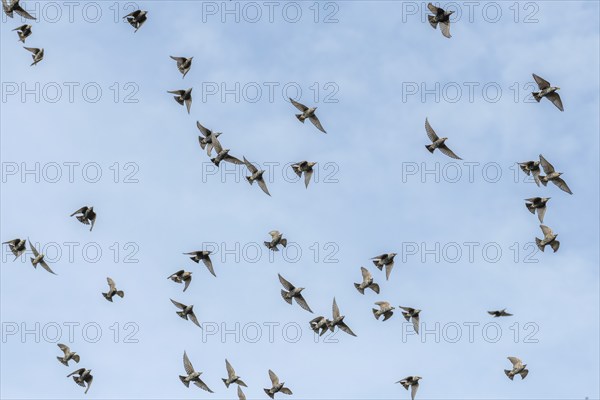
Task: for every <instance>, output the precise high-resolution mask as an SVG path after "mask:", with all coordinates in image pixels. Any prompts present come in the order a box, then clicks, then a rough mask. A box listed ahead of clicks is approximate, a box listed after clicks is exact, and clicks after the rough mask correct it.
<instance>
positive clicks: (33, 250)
mask: <svg viewBox="0 0 600 400" xmlns="http://www.w3.org/2000/svg"><path fill="white" fill-rule="evenodd" d="M27 240H28V241H29V248H30V249H31V252H32V253H33V256H34V257H37V256H39V255H40V253H38V251H37V249H36V248H35V247H33V243H31V240H29V239H27Z"/></svg>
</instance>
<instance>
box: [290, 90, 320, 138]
mask: <svg viewBox="0 0 600 400" xmlns="http://www.w3.org/2000/svg"><path fill="white" fill-rule="evenodd" d="M290 101H291V102H292V104H293V105H294V107H296V108H297V109H298V110H300V111H302V113H301V114H296V118H298V121H300V122H302V123H304V120H306V119H307V118H308V119H309V120H310V122H312V123H313V125H314V126H316V127H317V129H318V130H320V131H321V132H323V133H327V132H325V129H323V126H322V125H321V121H319V118H317V115H316V114H315V111H317V107H311V108H309V107H306V106H305V105H304V104H301V103H298V102H297V101H295V100H294V99H292V98H291V97H290Z"/></svg>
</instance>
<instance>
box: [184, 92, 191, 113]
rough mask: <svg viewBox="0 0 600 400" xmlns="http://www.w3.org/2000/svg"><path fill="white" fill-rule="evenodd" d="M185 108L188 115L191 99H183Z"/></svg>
mask: <svg viewBox="0 0 600 400" xmlns="http://www.w3.org/2000/svg"><path fill="white" fill-rule="evenodd" d="M185 107H186V108H187V112H188V114H189V113H190V109H191V108H192V97H191V96H190V97H189V98H187V99H185Z"/></svg>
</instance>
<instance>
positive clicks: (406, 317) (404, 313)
mask: <svg viewBox="0 0 600 400" xmlns="http://www.w3.org/2000/svg"><path fill="white" fill-rule="evenodd" d="M402 315H403V316H404V319H405V320H407V321H410V314H408V313H407V312H405V311H402Z"/></svg>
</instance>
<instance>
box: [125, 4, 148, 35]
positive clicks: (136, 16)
mask: <svg viewBox="0 0 600 400" xmlns="http://www.w3.org/2000/svg"><path fill="white" fill-rule="evenodd" d="M147 14H148V11H142V10H135V11H133V12H131V13H129V14H127V15H126V16H124V17H123V19H127V22H129V25H131V26H133V27H134V28H135V31H134V33H135V32H137V31H138V29H140V28H141V27H142V25H144V22H146V20H147V19H148V17H147V16H146V15H147Z"/></svg>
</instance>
